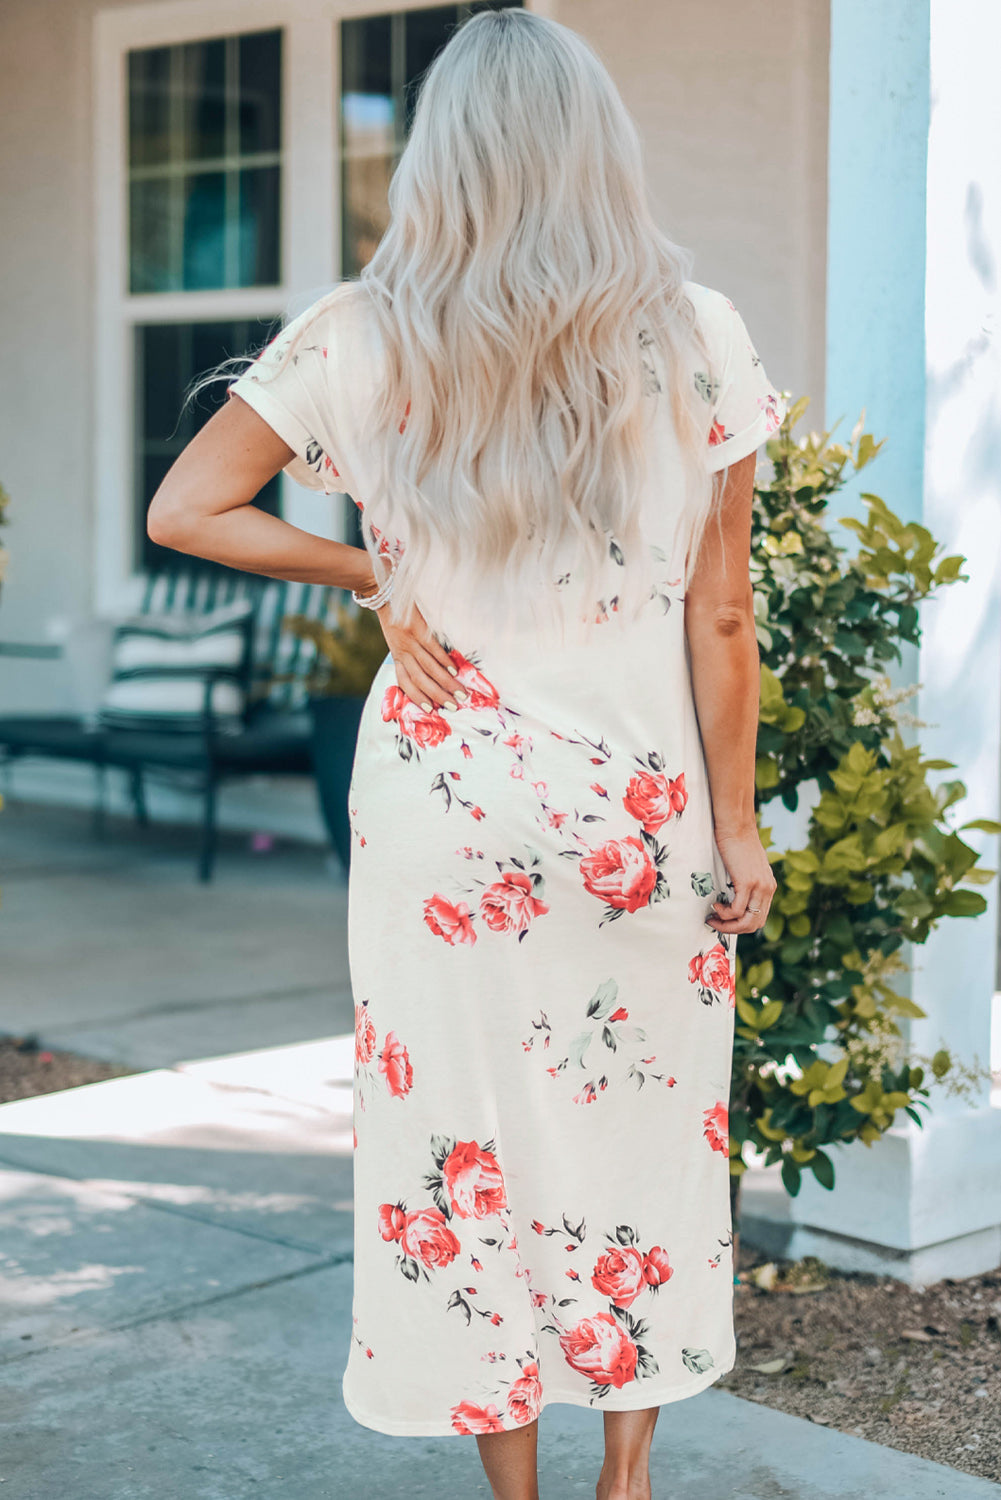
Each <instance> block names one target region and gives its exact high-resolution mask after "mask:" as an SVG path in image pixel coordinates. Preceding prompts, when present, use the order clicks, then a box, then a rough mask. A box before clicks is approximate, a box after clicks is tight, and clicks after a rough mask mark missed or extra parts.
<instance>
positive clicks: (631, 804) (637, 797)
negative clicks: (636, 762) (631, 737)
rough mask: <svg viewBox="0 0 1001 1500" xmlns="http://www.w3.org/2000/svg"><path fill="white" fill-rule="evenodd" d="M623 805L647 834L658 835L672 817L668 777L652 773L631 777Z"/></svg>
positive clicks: (647, 772)
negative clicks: (659, 830) (662, 826)
mask: <svg viewBox="0 0 1001 1500" xmlns="http://www.w3.org/2000/svg"><path fill="white" fill-rule="evenodd" d="M622 805H623V807H624V808H625V810H626V812H627V813H629V815H630V816H631V817H633V818H635V819H636V821H637V822H638V823H642V825H643V828H644V830H645V832H646V833H656V832H657V830H658V828H660V827H661V825H662V824H664V823H666V822H667V820H668V818H669V817H670V816H671V804H670V798H669V794H668V789H667V777H666V776H662V775H660V774H659V773H657V774H656V775H655V774H653V773H652V772H650V771H641V772H640V773H639V774H638V775H636V776H633V777H631V778H630V781H629V785H628V786H627V787H626V795H625V796H624V797H623V799H622Z"/></svg>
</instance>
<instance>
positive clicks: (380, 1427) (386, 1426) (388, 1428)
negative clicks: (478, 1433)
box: [341, 1350, 737, 1437]
mask: <svg viewBox="0 0 1001 1500" xmlns="http://www.w3.org/2000/svg"><path fill="white" fill-rule="evenodd" d="M736 1360H737V1355H736V1350H734V1352H733V1354H732V1355H731V1357H730V1359H729V1361H728V1363H727V1364H725V1365H723V1366H721V1367H720V1368H719V1369H717V1368H715V1367H714V1368H713V1369H712V1370H708V1371H706V1373H705V1374H704V1375H701V1376H699V1377H698V1379H696V1380H692V1381H690V1382H689V1383H687V1384H686V1385H684V1386H678V1385H672V1386H669V1387H668V1388H667V1390H666V1391H664V1392H662V1393H661V1394H660V1396H657V1395H655V1394H654V1393H652V1392H651V1393H650V1395H649V1396H647V1397H646V1398H645V1399H644V1400H642V1401H637V1402H636V1403H635V1405H633V1406H608V1405H606V1404H603V1403H602V1402H601V1401H600V1400H598V1401H593V1400H592V1399H591V1398H590V1397H588V1396H584V1395H579V1394H577V1393H573V1394H570V1393H567V1394H564V1395H558V1396H548V1397H546V1398H545V1399H544V1400H543V1402H542V1405H541V1406H540V1408H539V1412H540V1415H541V1413H542V1412H543V1411H545V1409H546V1407H547V1406H582V1407H585V1408H587V1409H588V1410H589V1411H596V1412H602V1411H645V1410H647V1409H648V1408H649V1407H652V1406H670V1405H672V1404H673V1403H674V1402H675V1401H683V1400H685V1398H686V1397H688V1396H698V1395H700V1394H701V1392H702V1391H704V1390H707V1389H708V1387H709V1386H711V1385H714V1384H715V1382H716V1381H717V1380H721V1379H722V1377H723V1376H724V1375H728V1374H729V1372H730V1371H731V1370H732V1369H733V1367H734V1365H735V1364H736ZM341 1398H342V1400H343V1402H344V1405H345V1406H346V1408H347V1410H348V1413H349V1414H350V1416H352V1417H353V1418H354V1420H355V1421H356V1422H359V1423H360V1424H361V1426H362V1427H368V1428H369V1429H370V1430H371V1431H373V1432H381V1433H384V1434H385V1435H386V1436H387V1437H469V1436H472V1435H473V1434H470V1433H462V1432H456V1430H455V1428H454V1427H453V1426H452V1425H451V1424H449V1425H448V1426H447V1427H443V1426H442V1425H441V1423H440V1422H395V1421H392V1420H390V1419H387V1418H384V1417H375V1416H372V1415H371V1414H370V1413H367V1412H363V1410H362V1408H361V1407H360V1406H358V1405H357V1404H356V1403H355V1402H354V1401H353V1400H351V1399H350V1398H349V1396H348V1394H347V1391H346V1390H345V1389H344V1386H343V1383H342V1387H341ZM504 1430H505V1432H513V1431H515V1430H516V1429H515V1428H513V1427H507V1428H505V1429H504Z"/></svg>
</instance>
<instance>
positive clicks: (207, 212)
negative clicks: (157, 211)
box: [182, 172, 227, 291]
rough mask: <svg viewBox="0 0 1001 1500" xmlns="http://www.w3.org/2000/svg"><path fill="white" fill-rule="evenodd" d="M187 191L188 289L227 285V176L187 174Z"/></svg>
mask: <svg viewBox="0 0 1001 1500" xmlns="http://www.w3.org/2000/svg"><path fill="white" fill-rule="evenodd" d="M182 191H183V194H184V271H183V285H184V288H185V290H191V291H194V290H198V289H199V288H202V287H214V286H225V285H226V283H227V277H226V230H227V225H226V178H225V175H224V174H223V173H222V172H198V173H195V174H193V175H192V176H190V177H186V178H185V179H184V183H183V189H182Z"/></svg>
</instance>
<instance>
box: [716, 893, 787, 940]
mask: <svg viewBox="0 0 1001 1500" xmlns="http://www.w3.org/2000/svg"><path fill="white" fill-rule="evenodd" d="M774 889H775V887H774V885H772V887H771V888H770V889H769V887H767V886H764V885H759V884H757V883H751V884H748V885H746V886H743V885H739V886H738V887H737V889H736V890H735V891H734V895H733V900H732V901H731V902H730V905H729V906H723V905H722V904H721V903H720V902H719V901H715V902H713V909H712V914H711V915H710V916H709V917H708V918H707V920H706V926H707V927H711V928H712V929H713V930H714V931H715V932H724V933H727V934H733V935H739V934H740V933H742V932H760V930H761V928H762V927H764V925H765V922H766V921H767V920H768V910H769V907H770V906H771V904H772V895H773V893H774Z"/></svg>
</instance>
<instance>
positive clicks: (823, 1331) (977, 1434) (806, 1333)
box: [719, 1251, 1001, 1482]
mask: <svg viewBox="0 0 1001 1500" xmlns="http://www.w3.org/2000/svg"><path fill="white" fill-rule="evenodd" d="M735 1291H736V1295H735V1297H734V1316H735V1322H736V1327H737V1347H738V1355H737V1364H736V1367H735V1368H734V1369H733V1370H732V1371H731V1372H730V1374H729V1375H726V1376H724V1377H723V1379H722V1380H721V1381H720V1382H719V1384H720V1386H721V1387H723V1388H724V1389H726V1390H729V1391H732V1392H733V1393H734V1395H737V1396H743V1397H744V1398H745V1399H747V1400H750V1401H760V1402H761V1403H762V1404H763V1405H765V1406H774V1407H776V1408H777V1409H778V1410H780V1411H785V1412H790V1413H791V1414H792V1415H793V1416H797V1417H806V1418H808V1419H809V1420H810V1421H813V1422H818V1423H820V1424H821V1425H823V1426H826V1427H836V1428H838V1429H839V1430H840V1431H841V1432H849V1433H854V1434H856V1435H857V1436H859V1437H863V1438H869V1439H870V1440H871V1441H872V1442H876V1443H882V1444H884V1445H885V1446H887V1447H890V1448H899V1449H901V1450H902V1451H904V1452H905V1453H915V1454H917V1455H919V1456H920V1457H921V1458H928V1459H932V1460H934V1461H935V1462H936V1463H941V1464H948V1465H949V1466H950V1467H951V1468H954V1469H962V1470H964V1471H965V1472H966V1473H969V1474H976V1475H979V1476H980V1477H981V1478H983V1479H990V1480H993V1481H995V1482H998V1481H1001V1269H999V1270H997V1271H992V1272H989V1273H988V1274H987V1275H984V1276H974V1277H970V1278H969V1279H967V1280H963V1281H940V1282H936V1284H935V1285H934V1286H929V1287H926V1288H924V1289H922V1290H918V1289H915V1288H911V1287H907V1286H904V1285H903V1284H902V1283H901V1282H898V1281H893V1280H891V1279H890V1278H889V1277H884V1276H868V1275H847V1274H844V1273H841V1272H837V1271H831V1270H829V1269H828V1268H827V1267H826V1266H824V1265H823V1264H822V1263H821V1262H819V1261H815V1260H806V1261H800V1262H795V1263H790V1262H788V1261H775V1262H767V1263H766V1262H764V1261H763V1260H762V1259H761V1257H760V1256H757V1255H755V1254H754V1253H753V1252H750V1251H748V1252H747V1253H746V1254H745V1253H743V1252H742V1254H741V1260H740V1285H739V1286H738V1287H737V1288H736V1289H735ZM756 1366H757V1367H759V1368H755V1367H756ZM762 1366H763V1368H760V1367H762Z"/></svg>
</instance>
